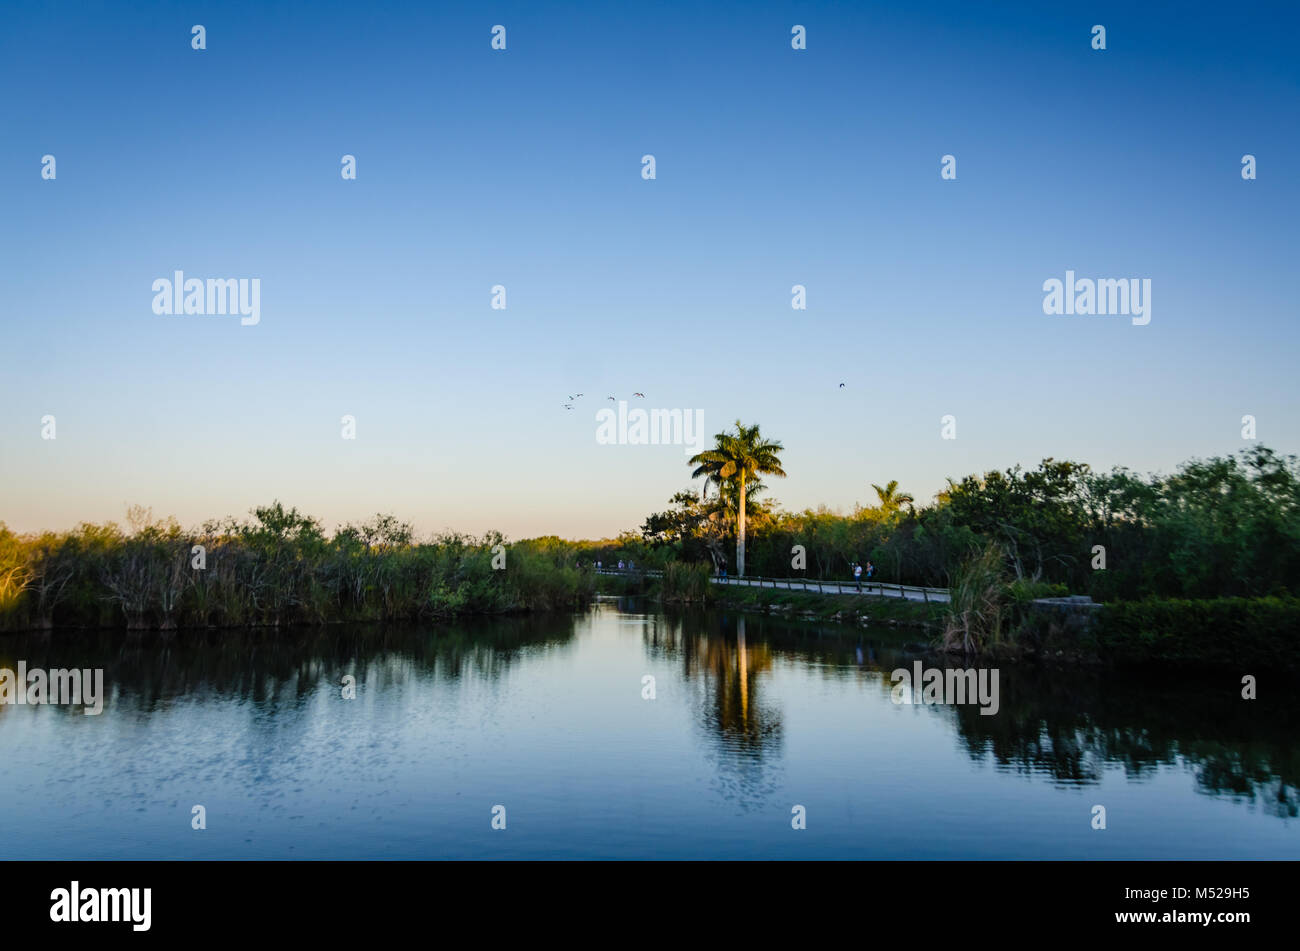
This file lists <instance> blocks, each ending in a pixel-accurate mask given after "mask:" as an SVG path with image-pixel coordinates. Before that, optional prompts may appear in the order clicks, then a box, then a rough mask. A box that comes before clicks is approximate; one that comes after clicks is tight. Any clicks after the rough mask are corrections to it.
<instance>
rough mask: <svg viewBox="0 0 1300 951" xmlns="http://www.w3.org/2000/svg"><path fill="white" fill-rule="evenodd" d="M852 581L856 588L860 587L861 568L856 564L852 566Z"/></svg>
mask: <svg viewBox="0 0 1300 951" xmlns="http://www.w3.org/2000/svg"><path fill="white" fill-rule="evenodd" d="M853 580H854V581H856V582H857V583H858V587H862V566H861V565H859V564H856V563H855V564H854V565H853Z"/></svg>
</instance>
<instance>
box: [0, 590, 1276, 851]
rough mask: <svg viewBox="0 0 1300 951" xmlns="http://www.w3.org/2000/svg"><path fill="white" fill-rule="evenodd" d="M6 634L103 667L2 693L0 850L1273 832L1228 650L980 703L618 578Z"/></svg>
mask: <svg viewBox="0 0 1300 951" xmlns="http://www.w3.org/2000/svg"><path fill="white" fill-rule="evenodd" d="M19 660H26V661H27V662H28V665H29V667H44V668H58V667H103V668H104V676H105V684H106V688H107V691H108V697H107V700H106V703H105V708H104V712H103V714H102V715H100V716H97V717H96V716H85V715H83V714H82V713H81V711H80V709H79V708H78V709H75V710H74V709H70V708H67V707H53V706H46V707H30V706H0V764H3V765H2V769H3V773H2V774H0V775H2V776H3V779H2V780H0V857H3V858H19V859H22V858H54V859H73V858H76V859H106V858H178V859H179V858H186V859H188V858H404V859H415V858H446V857H452V858H480V857H485V858H492V857H499V858H589V857H594V858H768V857H774V858H1088V859H1103V858H1108V859H1109V858H1212V859H1217V858H1292V857H1295V856H1296V855H1297V846H1300V820H1297V817H1296V816H1297V803H1298V802H1300V791H1298V789H1297V783H1298V777H1300V768H1298V767H1300V762H1298V759H1300V757H1298V756H1297V752H1296V750H1297V745H1296V743H1295V741H1294V738H1295V736H1296V727H1297V725H1300V724H1297V719H1298V717H1297V715H1296V711H1295V707H1294V704H1293V703H1292V702H1291V698H1292V697H1293V696H1294V694H1292V693H1291V692H1290V687H1289V686H1287V687H1286V688H1285V689H1284V688H1283V686H1282V685H1279V684H1278V683H1277V682H1276V681H1274V680H1272V679H1270V678H1268V677H1267V676H1264V677H1261V681H1260V689H1261V699H1260V700H1257V701H1253V702H1252V701H1245V700H1242V699H1240V693H1239V691H1240V686H1239V684H1240V678H1241V673H1242V672H1240V671H1228V670H1225V671H1223V672H1221V673H1213V672H1212V673H1210V674H1208V675H1207V676H1205V677H1204V678H1198V679H1188V678H1186V677H1183V676H1175V675H1173V674H1169V673H1165V674H1163V675H1159V676H1156V675H1152V674H1147V675H1145V676H1136V675H1130V676H1126V677H1117V676H1115V675H1108V674H1099V673H1088V672H1080V671H1078V670H1069V669H1066V670H1060V671H1056V672H1048V671H1045V670H1043V669H1040V668H1033V667H1021V668H1012V667H1006V666H1004V667H1003V668H1002V670H1001V675H1000V693H1001V697H1000V700H1001V710H1000V712H999V713H998V714H997V715H996V716H980V714H979V713H978V708H977V707H952V706H908V705H896V704H894V703H893V702H892V701H891V691H890V686H889V672H890V671H891V670H892V669H894V668H895V667H897V666H904V665H910V663H911V660H912V658H911V657H910V656H907V655H905V654H904V653H903V642H902V639H900V638H899V637H898V636H890V634H889V633H877V632H870V633H861V634H860V633H859V632H858V631H856V630H852V629H848V628H845V627H842V626H838V625H833V626H828V627H824V628H818V627H814V626H810V625H801V624H798V623H790V622H780V621H775V620H768V619H765V618H756V617H753V616H750V617H748V618H744V617H740V616H736V615H723V614H716V613H707V612H702V611H701V612H695V613H685V614H664V613H660V612H658V611H657V610H656V609H655V608H654V607H653V606H649V605H638V604H636V603H634V602H602V603H600V604H597V605H596V606H594V607H593V608H592V609H591V610H590V611H585V612H582V613H579V614H577V615H574V616H551V617H546V618H527V619H508V620H491V621H482V622H473V623H456V624H452V625H428V626H423V627H418V628H415V627H367V628H358V629H343V628H329V629H324V630H319V631H308V630H295V631H291V632H280V633H271V632H263V633H248V632H244V633H233V632H224V631H223V632H199V633H193V632H188V633H186V632H183V633H182V634H181V635H179V636H178V637H177V638H176V639H175V640H174V641H171V642H160V641H158V640H157V639H156V637H150V638H146V639H145V640H144V641H143V642H141V641H139V640H132V639H130V638H128V637H127V636H126V635H124V634H120V633H113V634H108V633H95V634H80V633H75V632H56V634H55V635H53V636H52V637H40V636H28V635H23V636H18V637H13V636H10V637H6V638H0V667H10V668H14V667H16V664H17V661H19ZM346 674H353V675H354V676H355V677H356V681H357V697H356V699H354V700H346V699H343V697H342V691H341V689H340V683H341V682H342V680H343V677H344V675H346ZM647 674H649V675H652V676H653V677H654V678H655V689H656V698H655V699H654V700H646V699H642V690H643V687H642V678H643V677H644V676H645V675H647ZM1270 696H1271V697H1272V699H1271V700H1270V699H1269V697H1270ZM195 804H201V805H203V806H204V807H205V808H206V817H207V828H206V829H205V830H202V831H195V830H193V829H192V828H191V809H192V807H193V806H194V805H195ZM1094 804H1101V805H1104V806H1105V807H1106V810H1107V828H1106V829H1105V830H1104V831H1098V830H1094V829H1092V827H1091V816H1092V811H1091V810H1092V807H1093V805H1094ZM496 805H502V806H504V807H505V809H506V829H505V831H496V830H493V829H492V827H491V820H492V809H493V807H494V806H496ZM795 805H801V806H803V807H804V808H805V810H806V815H807V828H806V829H804V830H801V831H795V830H793V829H792V828H791V816H792V811H791V810H792V807H794V806H795Z"/></svg>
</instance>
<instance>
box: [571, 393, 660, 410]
mask: <svg viewBox="0 0 1300 951" xmlns="http://www.w3.org/2000/svg"><path fill="white" fill-rule="evenodd" d="M632 395H633V396H635V397H636V398H637V399H639V400H643V399H645V394H644V393H633V394H632ZM581 398H582V394H581V393H575V394H574V395H573V396H570V397H569V400H568V402H566V403H565V404H564V408H565V409H573V404H574V401H575V400H579V399H581ZM605 399H607V400H609V401H610V402H611V403H617V402H618V397H616V396H607V397H605Z"/></svg>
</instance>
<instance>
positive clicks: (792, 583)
mask: <svg viewBox="0 0 1300 951" xmlns="http://www.w3.org/2000/svg"><path fill="white" fill-rule="evenodd" d="M598 574H602V575H625V576H627V575H642V576H644V577H646V578H658V577H659V576H660V575H661V574H662V572H659V571H637V570H635V569H632V570H627V569H624V570H622V571H620V570H619V569H618V568H602V569H601V570H600V571H599V572H598ZM710 580H712V581H713V583H714V584H724V585H728V586H730V587H748V588H774V589H777V590H783V591H807V592H810V593H812V594H856V595H862V596H863V597H874V598H902V599H904V600H905V601H927V602H935V603H939V604H946V603H947V602H948V600H949V597H950V595H949V593H948V589H947V588H923V587H921V586H920V585H911V584H885V583H872V582H867V581H863V582H855V581H818V580H816V579H809V578H758V577H753V576H751V577H748V578H721V577H718V576H717V575H714V576H713V577H712V579H710Z"/></svg>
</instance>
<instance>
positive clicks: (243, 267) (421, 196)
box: [0, 0, 1300, 538]
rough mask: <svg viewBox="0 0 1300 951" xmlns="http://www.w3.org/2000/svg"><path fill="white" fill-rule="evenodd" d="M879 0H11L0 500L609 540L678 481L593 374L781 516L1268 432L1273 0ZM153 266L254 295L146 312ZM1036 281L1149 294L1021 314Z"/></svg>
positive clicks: (1275, 420) (1279, 347)
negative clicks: (46, 162)
mask: <svg viewBox="0 0 1300 951" xmlns="http://www.w3.org/2000/svg"><path fill="white" fill-rule="evenodd" d="M880 6H881V5H872V8H870V9H868V8H867V7H866V6H865V5H862V4H856V3H852V4H851V3H844V4H825V3H816V4H814V3H768V2H758V3H754V2H746V3H735V4H725V5H724V4H709V5H705V6H704V7H702V6H701V5H699V4H695V3H655V4H633V3H618V4H607V5H600V4H578V3H572V4H554V3H547V2H539V0H529V2H527V3H494V4H490V5H477V4H457V5H445V4H439V3H373V4H372V3H332V2H315V3H273V4H264V3H225V2H223V3H134V4H130V5H123V4H117V3H86V4H82V3H42V4H28V3H23V4H17V3H6V4H5V9H4V13H3V19H2V21H0V276H2V277H3V297H0V301H2V303H0V314H2V317H0V319H2V321H3V326H2V329H3V335H2V337H0V339H2V340H3V346H2V354H0V520H4V521H6V522H7V523H8V524H9V525H10V527H11V528H14V529H17V530H24V531H26V530H34V529H41V528H66V527H70V526H72V525H73V524H75V523H76V522H78V521H81V520H94V521H100V520H108V519H116V520H121V519H122V517H123V514H124V508H125V505H126V504H128V503H141V504H145V505H150V506H152V507H153V508H154V510H155V512H156V513H158V514H174V515H176V516H177V517H178V518H179V519H180V520H181V521H182V523H184V524H195V523H198V522H199V521H201V520H203V519H205V518H207V517H212V516H220V515H227V514H244V513H246V512H247V510H248V509H249V508H250V507H251V506H254V505H258V504H262V503H265V502H269V501H270V500H272V499H274V498H279V499H281V500H282V501H284V502H285V503H286V504H292V505H296V506H298V507H299V508H301V509H304V510H306V511H308V512H310V513H312V514H315V515H317V516H318V517H320V518H321V519H322V520H323V521H324V522H325V523H326V524H327V525H330V526H333V525H336V524H338V523H340V522H345V521H349V520H353V519H358V518H363V517H365V516H367V515H369V514H372V513H374V512H376V511H379V510H382V511H391V512H393V513H394V514H396V515H398V516H400V517H402V518H404V519H407V520H409V521H412V522H414V523H415V524H416V526H417V527H418V528H420V529H421V530H422V531H432V530H438V529H442V528H448V527H450V528H456V529H461V530H466V531H471V532H475V533H478V532H481V531H484V530H487V529H490V528H496V529H500V530H502V531H504V532H506V533H507V534H508V535H510V536H511V537H515V538H518V537H523V536H527V535H535V534H549V533H556V534H560V535H565V536H570V537H593V536H604V535H611V534H614V533H616V532H617V531H619V530H620V529H624V528H635V527H636V526H637V525H639V523H640V522H641V520H642V519H643V518H644V516H645V515H646V514H647V513H648V512H649V511H651V510H654V509H661V508H663V507H664V504H665V502H666V500H667V498H668V497H669V496H670V495H671V494H672V493H673V492H674V491H676V490H678V489H680V488H683V487H685V486H686V484H687V482H688V475H689V470H688V468H687V466H686V464H685V459H686V453H685V452H684V450H683V449H682V448H681V447H677V446H629V445H599V444H597V442H596V438H595V433H596V420H595V414H596V411H597V409H598V408H599V407H600V406H602V405H604V406H612V405H613V404H610V403H608V402H607V401H606V400H605V397H606V396H608V395H611V394H613V395H616V396H618V397H619V398H620V399H629V400H632V401H633V402H634V404H636V405H642V406H645V407H659V408H685V409H700V410H702V411H703V414H704V421H705V428H706V430H707V431H708V432H709V433H713V432H716V431H718V430H719V429H721V428H723V427H724V426H727V425H729V424H730V423H732V422H733V421H734V420H735V419H736V418H737V417H740V418H742V419H743V420H745V421H746V422H747V423H748V422H754V421H757V422H759V423H761V424H762V427H763V431H764V433H765V434H766V435H769V436H771V437H773V438H776V439H780V440H782V441H783V442H784V443H785V445H786V447H787V448H786V452H785V454H784V459H785V467H786V470H787V472H788V473H789V478H788V479H785V480H775V484H774V489H775V493H774V494H775V496H776V497H777V498H778V499H780V500H781V502H782V503H783V504H784V505H785V506H787V507H790V508H803V507H805V506H810V505H818V504H826V505H829V506H831V507H832V508H838V509H841V510H847V509H849V508H851V507H852V506H853V504H854V503H855V502H858V501H861V502H866V501H868V499H869V496H870V487H869V483H871V482H880V483H883V482H885V481H887V480H889V479H898V480H900V482H901V484H902V486H903V488H904V489H908V490H911V491H912V492H914V493H915V494H916V495H917V497H918V499H927V498H929V497H930V495H931V494H932V493H933V492H935V491H936V490H937V489H939V488H941V487H942V486H943V484H944V478H945V477H946V476H954V477H959V476H961V475H964V474H966V473H969V472H975V471H983V470H985V469H989V468H1004V467H1006V466H1009V465H1012V464H1014V463H1017V462H1019V463H1023V464H1026V465H1033V464H1035V463H1036V462H1037V461H1038V460H1039V459H1041V458H1043V457H1045V456H1054V457H1057V458H1070V459H1076V460H1079V461H1084V462H1088V463H1091V464H1092V465H1093V466H1094V467H1099V468H1109V467H1111V466H1112V465H1116V464H1121V465H1126V466H1128V467H1130V468H1133V469H1137V470H1139V471H1153V470H1161V471H1167V470H1169V469H1172V468H1173V467H1174V466H1175V465H1176V464H1177V463H1178V462H1180V461H1182V460H1185V459H1187V458H1189V457H1195V456H1206V455H1211V454H1219V453H1229V452H1234V451H1236V450H1238V449H1241V448H1244V447H1245V446H1247V445H1249V443H1247V442H1245V441H1244V440H1243V439H1242V438H1241V417H1242V416H1244V415H1246V414H1250V415H1253V416H1255V417H1256V420H1257V428H1258V435H1259V438H1260V440H1261V441H1262V442H1264V443H1266V444H1268V445H1270V446H1273V447H1274V448H1276V449H1279V450H1282V451H1285V452H1297V451H1300V423H1298V422H1297V419H1298V416H1297V411H1298V410H1300V397H1298V395H1297V394H1298V391H1300V388H1298V387H1297V382H1296V381H1297V363H1298V362H1300V361H1298V360H1297V357H1298V356H1300V329H1298V322H1297V319H1298V318H1300V303H1298V301H1300V298H1298V297H1297V289H1296V279H1297V275H1298V274H1300V267H1297V249H1298V248H1300V241H1298V240H1297V238H1298V237H1300V235H1298V230H1300V226H1298V225H1297V207H1298V205H1300V203H1298V201H1297V199H1298V198H1300V130H1298V128H1297V123H1298V122H1300V108H1298V105H1300V54H1298V53H1297V48H1296V45H1295V43H1296V40H1295V37H1296V35H1297V30H1296V27H1297V25H1298V20H1300V16H1298V15H1297V13H1296V8H1295V5H1294V4H1286V5H1276V6H1273V5H1269V4H1258V3H1251V4H1237V5H1216V6H1215V7H1209V6H1206V7H1198V6H1197V5H1195V4H1188V3H1160V4H1133V3H1129V2H1122V3H1088V4H1077V3H1065V4H1062V3H1040V4H1015V3H997V4H976V3H967V2H951V3H946V2H936V3H925V4H911V3H909V4H898V5H896V6H897V7H900V8H901V9H895V10H892V11H891V10H887V9H881V8H879V7H880ZM194 24H203V25H204V26H205V28H206V31H207V37H206V39H207V49H206V50H203V51H196V50H193V49H192V48H191V26H192V25H194ZM495 24H502V25H504V26H505V27H506V31H507V32H506V38H507V48H506V50H505V51H494V50H492V49H491V48H490V42H491V29H492V27H493V26H494V25H495ZM795 24H801V25H803V26H805V27H806V30H807V49H806V50H802V51H796V50H793V49H791V42H790V40H791V27H792V26H793V25H795ZM1094 24H1102V25H1104V26H1105V27H1106V31H1107V34H1106V45H1107V48H1106V49H1105V50H1104V51H1097V50H1093V49H1092V46H1091V29H1092V26H1093V25H1094ZM647 153H649V154H653V155H654V156H655V159H656V174H657V177H656V179H655V180H653V181H647V180H644V179H643V178H642V175H641V169H642V164H641V157H642V156H643V155H645V154H647ZM1247 153H1250V154H1253V155H1255V156H1256V158H1257V162H1258V178H1257V180H1255V181H1244V180H1243V179H1242V176H1241V158H1242V156H1243V155H1244V154H1247ZM46 154H51V155H54V156H55V159H56V162H57V166H56V169H57V178H55V179H54V180H43V179H42V177H41V160H42V156H44V155H46ZM344 154H352V155H354V156H356V162H357V178H356V180H355V181H345V180H344V179H343V178H342V177H341V175H340V167H341V166H340V161H341V158H342V156H343V155H344ZM945 154H951V155H953V156H955V157H956V160H957V178H956V180H954V181H945V180H942V179H941V177H940V158H941V156H943V155H945ZM178 269H179V270H183V271H184V272H185V273H186V275H187V276H189V277H199V278H259V279H260V281H261V320H260V323H259V324H257V325H256V326H242V325H241V324H240V322H239V319H238V318H237V317H201V316H179V317H177V316H158V315H155V314H154V313H153V310H152V308H151V304H152V301H153V297H154V294H153V291H152V283H153V281H154V280H155V279H157V278H164V277H165V278H170V277H171V276H172V272H173V271H175V270H178ZM1067 269H1071V270H1074V271H1075V272H1076V273H1077V274H1078V275H1079V276H1080V277H1094V278H1099V277H1105V278H1128V277H1132V278H1147V279H1150V281H1151V284H1152V301H1151V322H1150V324H1149V325H1147V326H1133V325H1132V323H1131V321H1130V320H1128V319H1127V318H1098V317H1081V316H1067V317H1055V316H1046V315H1044V313H1043V309H1042V302H1043V297H1044V292H1043V289H1042V288H1043V282H1044V281H1046V280H1048V279H1050V278H1053V277H1055V278H1058V279H1063V278H1064V277H1065V272H1066V270H1067ZM496 284H502V285H504V286H505V287H506V289H507V308H506V309H505V310H503V311H500V310H493V309H492V308H491V306H490V301H491V288H492V286H493V285H496ZM795 284H803V285H805V286H806V287H807V310H804V311H796V310H793V309H792V308H791V306H790V304H791V287H792V286H793V285H795ZM841 382H843V383H845V384H846V385H845V386H844V387H843V388H841V387H840V386H839V384H840V383H841ZM634 391H640V392H643V393H645V394H646V398H645V400H644V401H642V400H635V399H633V397H632V394H633V392H634ZM577 392H581V393H583V394H584V395H583V397H582V398H581V399H579V400H577V401H576V402H575V404H574V409H572V410H566V409H565V408H564V404H565V403H566V402H567V397H568V396H570V395H574V394H576V393H577ZM47 414H50V415H54V416H55V417H56V420H57V423H56V425H57V430H56V432H57V438H56V439H54V440H43V439H42V438H41V430H42V426H41V418H42V417H43V416H45V415H47ZM345 414H351V415H353V416H355V418H356V435H357V438H356V439H355V440H345V439H342V438H341V435H340V433H341V425H340V418H341V417H342V416H344V415H345ZM945 414H952V415H954V416H955V417H956V421H957V422H956V425H957V438H956V439H953V440H944V439H941V438H940V418H941V417H942V416H944V415H945Z"/></svg>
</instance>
